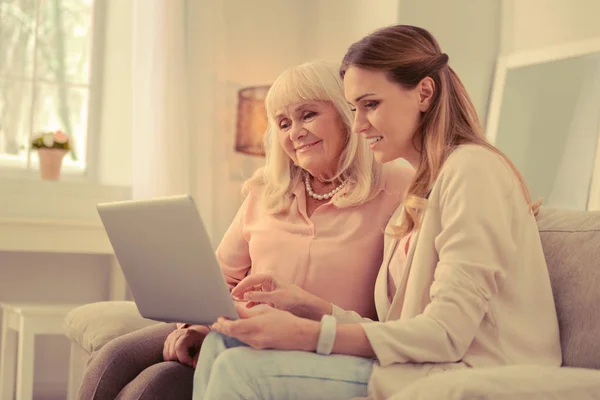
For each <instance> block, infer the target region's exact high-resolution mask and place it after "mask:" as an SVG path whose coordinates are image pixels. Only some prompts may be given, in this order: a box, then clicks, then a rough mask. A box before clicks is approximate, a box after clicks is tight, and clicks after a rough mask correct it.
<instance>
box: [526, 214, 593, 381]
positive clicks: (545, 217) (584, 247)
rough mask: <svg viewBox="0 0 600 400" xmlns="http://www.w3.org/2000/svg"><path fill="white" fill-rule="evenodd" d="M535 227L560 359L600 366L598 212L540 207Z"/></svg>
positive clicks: (574, 363) (588, 365) (583, 365)
mask: <svg viewBox="0 0 600 400" xmlns="http://www.w3.org/2000/svg"><path fill="white" fill-rule="evenodd" d="M538 227H539V231H540V237H541V240H542V246H543V247H544V254H545V256H546V262H547V264H548V270H549V273H550V279H551V281H552V290H553V293H554V301H555V304H556V311H557V313H558V320H559V324H560V335H561V345H562V353H563V365H565V366H569V367H582V368H597V369H598V368H600V340H598V337H599V336H600V315H599V314H598V313H597V312H596V311H595V309H596V307H597V306H598V305H599V304H600V212H583V211H565V210H552V209H545V208H542V210H541V212H540V216H539V218H538Z"/></svg>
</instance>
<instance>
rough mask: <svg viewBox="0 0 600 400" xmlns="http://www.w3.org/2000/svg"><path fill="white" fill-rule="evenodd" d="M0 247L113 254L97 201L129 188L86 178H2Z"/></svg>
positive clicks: (123, 194) (122, 195) (124, 195)
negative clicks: (76, 179)
mask: <svg viewBox="0 0 600 400" xmlns="http://www.w3.org/2000/svg"><path fill="white" fill-rule="evenodd" d="M0 187H1V188H2V192H1V195H0V251H39V252H63V253H89V254H112V247H111V245H110V243H109V241H108V238H107V237H106V233H105V231H104V227H103V226H102V224H101V222H100V218H99V217H98V213H97V211H96V205H97V204H98V203H102V202H109V201H118V200H126V199H129V198H131V189H130V188H129V187H122V186H107V185H99V184H91V183H89V182H85V181H69V180H65V181H42V180H40V179H39V177H38V178H37V179H2V178H0Z"/></svg>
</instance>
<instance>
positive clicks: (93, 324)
mask: <svg viewBox="0 0 600 400" xmlns="http://www.w3.org/2000/svg"><path fill="white" fill-rule="evenodd" d="M156 323H157V322H156V321H152V320H149V319H145V318H142V316H141V315H140V313H139V312H138V309H137V307H136V305H135V303H134V302H132V301H101V302H97V303H90V304H86V305H83V306H81V307H77V308H76V309H74V310H72V311H71V312H70V313H69V314H67V316H66V317H65V324H64V325H65V334H66V335H67V337H69V338H70V339H71V340H73V341H74V342H76V343H78V344H79V345H80V346H81V347H82V348H83V349H84V350H85V351H87V352H88V353H91V352H92V351H95V350H98V349H100V348H101V347H102V346H104V345H105V344H106V343H108V342H109V341H110V340H112V339H114V338H116V337H118V336H121V335H124V334H126V333H130V332H133V331H135V330H138V329H141V328H145V327H147V326H150V325H153V324H156Z"/></svg>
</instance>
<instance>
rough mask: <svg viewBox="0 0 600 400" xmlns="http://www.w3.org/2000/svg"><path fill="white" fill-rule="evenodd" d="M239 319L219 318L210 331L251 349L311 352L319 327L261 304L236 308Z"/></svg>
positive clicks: (313, 348) (316, 323) (313, 322)
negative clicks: (230, 338) (244, 344)
mask: <svg viewBox="0 0 600 400" xmlns="http://www.w3.org/2000/svg"><path fill="white" fill-rule="evenodd" d="M237 309H238V313H239V314H240V319H238V320H235V321H230V320H228V319H225V318H219V319H218V320H217V322H215V323H214V324H213V325H212V326H211V329H213V330H215V331H217V332H220V333H222V334H224V335H227V336H231V337H234V338H236V339H238V340H241V341H242V342H244V343H246V344H247V345H249V346H250V347H252V348H255V349H277V350H303V351H315V349H316V348H317V341H318V340H319V332H320V329H321V325H320V324H319V323H318V322H315V321H310V320H308V319H304V318H298V317H296V316H294V315H292V314H290V313H289V312H287V311H282V310H277V309H275V308H272V307H270V306H268V305H265V304H262V305H258V306H256V307H253V308H250V309H248V308H246V307H245V306H244V305H239V304H238V305H237Z"/></svg>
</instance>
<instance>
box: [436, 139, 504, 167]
mask: <svg viewBox="0 0 600 400" xmlns="http://www.w3.org/2000/svg"><path fill="white" fill-rule="evenodd" d="M473 167H477V169H478V170H482V169H484V170H485V169H490V168H491V169H501V170H504V169H507V168H508V170H510V167H509V165H508V163H507V162H506V159H505V158H504V157H503V156H501V155H500V154H499V153H497V152H495V151H493V150H492V149H490V148H487V147H484V146H481V145H478V144H463V145H460V146H458V147H456V148H455V149H454V150H453V151H452V153H450V155H449V156H448V158H447V160H446V162H445V163H444V170H448V169H452V170H455V171H457V170H466V169H467V168H473Z"/></svg>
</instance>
